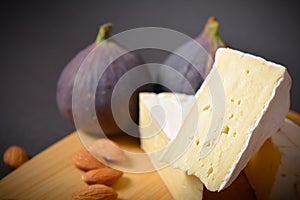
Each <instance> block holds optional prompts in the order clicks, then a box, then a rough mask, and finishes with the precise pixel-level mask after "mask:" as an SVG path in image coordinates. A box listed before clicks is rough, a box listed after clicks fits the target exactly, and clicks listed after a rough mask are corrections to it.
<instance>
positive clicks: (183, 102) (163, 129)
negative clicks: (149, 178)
mask: <svg viewBox="0 0 300 200" xmlns="http://www.w3.org/2000/svg"><path fill="white" fill-rule="evenodd" d="M139 99H140V127H141V128H140V134H141V147H142V149H143V150H144V151H145V152H147V153H148V155H149V157H150V159H151V161H152V163H153V164H154V166H155V167H156V169H157V170H158V173H159V174H160V176H161V178H162V179H163V181H164V183H165V185H166V186H167V188H168V189H169V191H170V193H171V194H172V196H173V198H174V199H202V195H203V194H202V193H203V185H202V183H201V182H200V180H199V179H198V178H196V177H194V176H189V175H187V174H186V173H185V172H183V171H181V170H179V169H173V168H172V167H170V166H164V165H163V164H162V163H160V162H159V161H158V157H159V155H160V153H161V151H162V150H163V148H165V147H166V145H167V144H168V142H169V141H170V139H172V138H173V137H175V136H176V134H177V133H178V130H179V128H180V126H181V124H182V121H183V119H184V118H185V116H186V114H187V112H188V111H189V109H190V107H191V106H192V105H193V102H194V99H195V97H194V96H191V95H184V94H176V95H175V94H172V93H161V94H158V95H157V94H154V93H140V96H139Z"/></svg>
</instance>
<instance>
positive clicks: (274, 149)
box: [245, 120, 300, 200]
mask: <svg viewBox="0 0 300 200" xmlns="http://www.w3.org/2000/svg"><path fill="white" fill-rule="evenodd" d="M245 172H246V175H247V178H248V181H249V183H250V184H251V185H252V187H253V188H254V190H255V193H256V197H257V199H258V200H264V199H300V190H299V189H300V188H299V186H300V127H299V126H297V125H296V124H294V123H293V122H291V121H289V120H286V121H285V123H284V125H283V127H282V128H281V129H280V130H279V131H278V132H277V133H275V134H274V135H273V136H272V137H271V138H269V139H268V140H267V141H266V142H265V143H264V145H263V146H262V147H261V148H260V150H259V151H258V152H257V153H256V154H255V155H254V156H253V158H252V159H251V160H250V162H249V163H248V165H247V167H246V168H245ZM297 187H298V188H297Z"/></svg>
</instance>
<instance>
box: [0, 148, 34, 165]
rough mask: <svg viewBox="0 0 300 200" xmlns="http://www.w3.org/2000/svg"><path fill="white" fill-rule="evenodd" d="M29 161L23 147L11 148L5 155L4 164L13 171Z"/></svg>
mask: <svg viewBox="0 0 300 200" xmlns="http://www.w3.org/2000/svg"><path fill="white" fill-rule="evenodd" d="M27 160H28V155H27V153H26V152H25V150H24V149H23V148H22V147H19V146H15V145H14V146H10V147H9V148H8V149H6V151H5V152H4V154H3V161H4V163H5V164H6V165H7V166H9V167H10V168H12V169H16V168H18V167H20V166H21V165H22V164H24V163H25V162H26V161H27Z"/></svg>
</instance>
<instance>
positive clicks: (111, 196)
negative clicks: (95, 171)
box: [72, 184, 118, 200]
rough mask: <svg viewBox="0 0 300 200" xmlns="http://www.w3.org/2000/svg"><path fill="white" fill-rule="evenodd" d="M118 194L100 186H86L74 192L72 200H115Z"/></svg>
mask: <svg viewBox="0 0 300 200" xmlns="http://www.w3.org/2000/svg"><path fill="white" fill-rule="evenodd" d="M117 197H118V194H117V193H116V191H115V190H114V189H112V188H111V187H108V186H106V185H102V184H96V185H87V186H84V187H82V188H80V189H79V190H78V191H76V192H74V193H73V195H72V200H100V199H103V200H115V199H117Z"/></svg>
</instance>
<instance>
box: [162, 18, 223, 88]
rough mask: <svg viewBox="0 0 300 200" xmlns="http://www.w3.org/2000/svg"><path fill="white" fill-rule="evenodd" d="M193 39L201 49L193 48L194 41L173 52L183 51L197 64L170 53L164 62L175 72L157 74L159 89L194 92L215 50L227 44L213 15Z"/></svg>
mask: <svg viewBox="0 0 300 200" xmlns="http://www.w3.org/2000/svg"><path fill="white" fill-rule="evenodd" d="M194 40H195V41H196V42H197V43H199V44H200V45H201V46H202V49H201V47H199V48H197V49H195V45H194V43H192V42H187V43H186V44H184V45H182V46H180V47H179V48H178V49H177V50H176V51H175V52H185V55H186V57H187V58H188V60H193V61H194V62H195V63H197V66H193V65H192V64H191V63H189V62H188V61H187V60H186V59H184V58H182V57H180V56H178V55H176V54H174V53H172V54H170V55H169V56H168V57H167V58H166V60H165V61H164V64H165V65H167V66H169V67H171V68H172V69H174V70H176V73H174V71H173V73H171V72H172V71H169V73H166V72H165V73H164V72H161V73H159V74H158V81H159V84H160V85H162V86H161V87H160V91H170V90H171V91H172V92H179V93H186V94H195V92H196V91H197V90H198V89H199V88H200V86H201V84H202V82H203V80H204V78H205V77H206V76H207V74H208V73H209V71H210V69H211V67H212V64H213V59H214V57H215V52H216V50H217V49H218V48H219V47H227V46H228V45H227V44H226V43H225V42H224V41H223V39H222V38H221V36H220V34H219V22H218V21H217V20H216V19H215V18H214V17H210V18H209V19H208V21H207V23H206V25H205V27H204V29H203V31H202V33H201V34H200V35H199V36H198V37H196V38H195V39H194ZM199 49H200V50H199ZM195 68H197V69H195ZM180 74H181V75H180ZM170 85H172V87H171V88H168V87H167V86H170Z"/></svg>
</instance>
